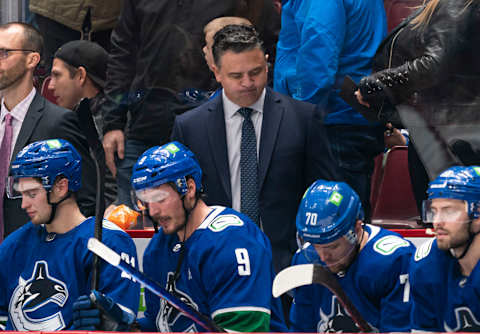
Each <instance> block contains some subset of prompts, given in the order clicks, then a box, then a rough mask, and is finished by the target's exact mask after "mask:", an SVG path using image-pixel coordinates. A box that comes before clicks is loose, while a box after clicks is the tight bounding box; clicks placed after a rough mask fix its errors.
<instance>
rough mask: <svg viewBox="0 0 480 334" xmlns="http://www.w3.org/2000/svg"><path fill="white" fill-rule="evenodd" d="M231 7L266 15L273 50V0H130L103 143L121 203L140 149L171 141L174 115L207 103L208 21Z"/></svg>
mask: <svg viewBox="0 0 480 334" xmlns="http://www.w3.org/2000/svg"><path fill="white" fill-rule="evenodd" d="M254 3H255V4H254ZM227 15H228V16H242V17H247V18H249V19H250V20H251V21H252V22H253V23H254V24H255V23H257V22H262V26H260V27H258V30H259V32H260V33H262V34H263V35H264V36H265V37H266V39H267V40H268V41H269V42H267V44H268V45H270V50H273V48H274V45H275V34H274V31H275V30H276V29H277V26H278V25H279V16H278V14H277V13H276V12H275V10H274V7H273V3H272V0H264V1H260V2H258V1H236V0H225V1H216V0H202V1H198V0H197V1H193V0H188V1H176V2H174V4H172V1H166V0H157V1H154V2H152V1H148V0H139V1H133V0H126V1H124V6H123V11H122V14H121V16H120V20H119V23H118V25H117V27H116V28H115V29H114V31H113V33H112V39H111V42H112V49H111V56H110V58H109V63H108V69H107V83H106V87H105V93H106V97H107V101H106V103H105V104H104V106H103V113H104V115H105V127H104V134H105V136H104V139H103V145H104V148H105V153H106V159H107V166H108V167H109V168H110V170H111V171H112V173H113V175H116V177H117V185H118V203H119V204H127V205H131V200H130V175H131V169H132V166H133V164H134V163H135V161H136V160H137V158H138V156H139V155H140V154H141V153H143V152H144V151H145V150H146V149H147V148H148V147H150V146H153V145H161V144H164V143H166V142H167V141H168V139H169V137H170V132H171V129H172V125H173V121H174V118H175V115H176V114H180V113H182V112H184V111H186V110H188V109H191V108H193V107H195V106H197V105H199V104H200V103H202V102H203V100H202V97H203V96H205V94H202V91H208V90H212V89H213V88H214V86H213V85H215V80H214V79H213V76H212V74H211V73H210V71H209V69H208V67H207V65H206V64H205V60H204V58H203V54H202V45H203V27H204V26H205V25H206V24H207V23H208V22H209V21H211V20H212V19H214V18H216V17H220V16H227ZM263 22H266V23H263ZM265 24H269V25H271V26H273V28H272V27H270V26H265ZM257 25H258V24H257ZM268 45H267V46H268ZM270 52H272V51H270ZM270 59H272V57H270ZM127 114H129V116H130V118H131V120H130V123H129V128H128V133H127V136H126V138H125V135H124V131H123V130H124V128H125V125H126V123H127ZM115 155H117V157H118V158H119V159H118V160H117V161H115V160H114V159H115ZM117 168H118V173H117Z"/></svg>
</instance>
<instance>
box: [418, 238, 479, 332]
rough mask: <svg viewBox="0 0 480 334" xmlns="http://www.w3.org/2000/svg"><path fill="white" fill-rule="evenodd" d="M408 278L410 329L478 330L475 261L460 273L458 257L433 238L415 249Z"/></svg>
mask: <svg viewBox="0 0 480 334" xmlns="http://www.w3.org/2000/svg"><path fill="white" fill-rule="evenodd" d="M410 278H411V285H412V317H411V320H412V329H413V330H424V331H432V332H444V331H445V332H480V303H479V301H480V264H479V263H477V265H476V266H475V268H474V269H473V271H472V273H471V274H470V276H468V277H465V276H463V275H462V273H461V272H460V266H459V264H458V261H457V260H456V259H455V258H453V257H452V256H451V255H450V253H449V252H446V251H443V250H440V249H438V246H437V240H436V239H435V238H433V239H431V240H428V241H426V242H425V243H424V244H423V245H422V246H420V247H419V248H418V250H417V251H416V253H415V257H414V258H413V259H412V263H411V264H410Z"/></svg>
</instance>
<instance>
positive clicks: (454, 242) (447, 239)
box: [435, 224, 470, 253]
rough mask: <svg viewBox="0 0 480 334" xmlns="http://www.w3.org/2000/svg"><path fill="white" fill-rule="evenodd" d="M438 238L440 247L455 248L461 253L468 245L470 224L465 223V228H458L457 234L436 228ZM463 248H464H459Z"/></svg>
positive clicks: (445, 249)
mask: <svg viewBox="0 0 480 334" xmlns="http://www.w3.org/2000/svg"><path fill="white" fill-rule="evenodd" d="M435 232H436V238H437V246H438V249H441V250H444V251H447V250H449V249H453V250H455V253H461V252H462V251H463V247H466V246H467V243H468V240H469V238H470V236H469V233H468V224H464V228H462V229H460V230H458V231H457V232H456V233H455V234H452V232H451V231H448V230H446V229H443V228H438V229H436V230H435ZM459 248H462V249H459Z"/></svg>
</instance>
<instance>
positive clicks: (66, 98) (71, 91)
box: [48, 40, 117, 205]
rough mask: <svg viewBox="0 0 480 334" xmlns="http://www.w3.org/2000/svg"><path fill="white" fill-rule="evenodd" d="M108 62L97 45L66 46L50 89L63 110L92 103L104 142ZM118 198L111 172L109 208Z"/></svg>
mask: <svg viewBox="0 0 480 334" xmlns="http://www.w3.org/2000/svg"><path fill="white" fill-rule="evenodd" d="M107 61H108V53H107V51H105V49H104V48H103V47H101V46H100V45H99V44H97V43H95V42H90V41H85V40H76V41H71V42H68V43H65V44H64V45H62V46H61V47H60V48H59V49H58V50H57V51H56V52H55V56H54V59H53V66H52V74H51V80H50V83H49V85H48V88H49V89H51V90H52V91H53V94H54V96H55V98H56V100H57V104H58V105H59V106H61V107H64V108H67V109H70V110H74V111H77V108H78V105H79V103H80V101H81V100H82V99H83V98H88V99H90V109H91V111H92V115H93V120H94V123H95V127H96V129H97V133H98V136H99V138H100V140H101V139H102V137H103V115H102V114H101V112H100V108H101V106H102V104H103V103H104V102H105V95H104V93H103V88H104V87H105V79H106V76H107ZM116 196H117V184H116V182H115V179H114V178H113V176H112V174H111V173H110V172H108V171H107V173H106V175H105V202H106V205H110V204H111V203H112V202H114V201H115V199H116Z"/></svg>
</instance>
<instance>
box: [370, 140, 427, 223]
mask: <svg viewBox="0 0 480 334" xmlns="http://www.w3.org/2000/svg"><path fill="white" fill-rule="evenodd" d="M380 168H381V170H380V171H377V173H380V176H378V178H379V179H378V180H377V181H376V182H377V184H373V183H374V182H373V181H374V180H373V178H372V194H374V197H372V196H371V197H370V198H371V200H373V201H372V202H371V204H372V219H396V220H403V219H405V220H408V219H412V218H414V217H417V216H419V213H418V209H417V205H416V203H415V198H414V195H413V191H412V184H411V182H410V173H409V171H408V148H407V146H394V147H393V148H391V149H390V150H389V151H388V152H387V153H384V156H383V161H382V165H381V167H380Z"/></svg>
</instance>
